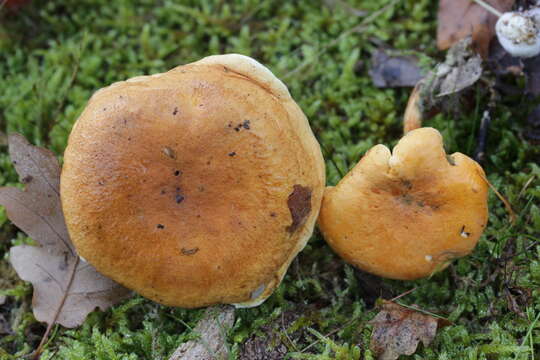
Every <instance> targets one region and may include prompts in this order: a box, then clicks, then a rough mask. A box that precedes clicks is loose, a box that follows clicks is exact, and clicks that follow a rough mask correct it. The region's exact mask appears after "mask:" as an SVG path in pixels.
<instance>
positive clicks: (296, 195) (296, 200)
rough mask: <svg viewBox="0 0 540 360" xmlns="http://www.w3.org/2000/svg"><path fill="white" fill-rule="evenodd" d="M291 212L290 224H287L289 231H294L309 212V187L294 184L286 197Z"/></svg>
mask: <svg viewBox="0 0 540 360" xmlns="http://www.w3.org/2000/svg"><path fill="white" fill-rule="evenodd" d="M287 206H288V207H289V211H290V212H291V217H292V220H293V221H292V224H291V225H289V226H287V231H288V232H289V233H291V234H292V233H294V232H295V231H296V230H297V229H298V228H299V227H300V226H301V225H302V224H303V223H304V221H305V220H306V218H307V217H308V216H309V214H310V213H311V189H310V188H309V187H306V186H302V185H298V184H296V185H294V187H293V192H292V193H291V194H290V195H289V198H288V199H287Z"/></svg>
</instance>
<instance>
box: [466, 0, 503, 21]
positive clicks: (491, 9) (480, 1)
mask: <svg viewBox="0 0 540 360" xmlns="http://www.w3.org/2000/svg"><path fill="white" fill-rule="evenodd" d="M471 1H472V2H474V3H476V4H478V5H480V6H481V7H483V8H484V9H486V10H487V11H489V12H490V13H492V14H493V15H495V16H497V17H501V16H502V12H500V11H499V10H497V9H495V8H494V7H493V6H491V5H489V4H488V3H487V2H485V1H484V0H471Z"/></svg>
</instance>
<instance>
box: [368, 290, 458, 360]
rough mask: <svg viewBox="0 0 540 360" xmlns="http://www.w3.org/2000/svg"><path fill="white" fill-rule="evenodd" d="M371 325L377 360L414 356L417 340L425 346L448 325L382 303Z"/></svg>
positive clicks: (446, 321)
mask: <svg viewBox="0 0 540 360" xmlns="http://www.w3.org/2000/svg"><path fill="white" fill-rule="evenodd" d="M370 324H372V325H374V328H373V333H372V335H371V342H370V349H371V350H372V351H373V352H374V353H375V355H376V356H377V357H378V359H379V360H396V359H398V358H399V356H400V355H412V354H414V352H415V351H416V348H417V347H418V344H419V343H420V341H421V342H422V343H423V344H424V346H428V345H429V344H430V343H431V342H432V341H433V339H434V338H435V335H436V333H437V329H438V328H441V327H443V326H447V325H449V324H450V322H449V321H448V320H445V319H442V318H436V317H434V316H431V315H428V314H425V313H422V312H421V311H420V310H414V309H411V308H406V307H404V306H401V305H398V304H396V303H393V302H390V301H384V302H383V304H382V308H381V311H380V312H379V313H378V314H377V315H376V316H375V318H373V320H371V321H370Z"/></svg>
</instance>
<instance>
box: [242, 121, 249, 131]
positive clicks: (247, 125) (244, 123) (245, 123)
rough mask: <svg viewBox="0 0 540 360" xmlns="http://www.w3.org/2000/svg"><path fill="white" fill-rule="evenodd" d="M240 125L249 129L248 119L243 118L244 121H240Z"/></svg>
mask: <svg viewBox="0 0 540 360" xmlns="http://www.w3.org/2000/svg"><path fill="white" fill-rule="evenodd" d="M242 127H243V128H244V129H246V130H249V129H250V128H249V120H244V122H243V123H242Z"/></svg>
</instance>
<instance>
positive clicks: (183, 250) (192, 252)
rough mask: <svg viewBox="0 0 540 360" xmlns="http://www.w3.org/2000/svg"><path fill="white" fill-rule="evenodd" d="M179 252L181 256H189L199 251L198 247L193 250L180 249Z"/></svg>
mask: <svg viewBox="0 0 540 360" xmlns="http://www.w3.org/2000/svg"><path fill="white" fill-rule="evenodd" d="M181 251H182V255H186V256H190V255H195V254H196V253H197V251H199V248H198V247H196V248H193V249H186V248H182V250H181Z"/></svg>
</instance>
